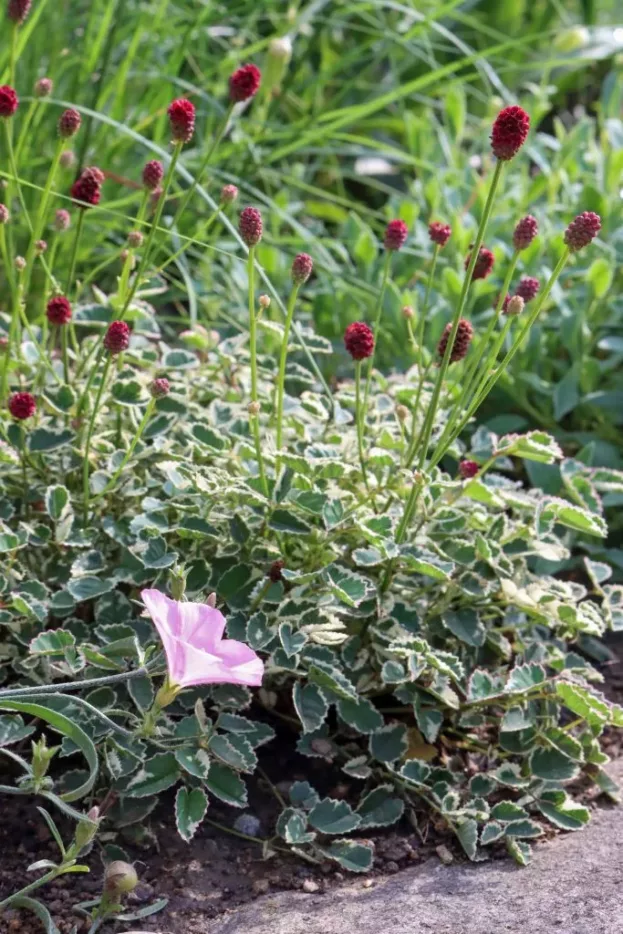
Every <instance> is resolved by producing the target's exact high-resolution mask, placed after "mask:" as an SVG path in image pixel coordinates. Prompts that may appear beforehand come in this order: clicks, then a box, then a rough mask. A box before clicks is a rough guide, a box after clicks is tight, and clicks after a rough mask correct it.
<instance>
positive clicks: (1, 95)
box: [0, 84, 19, 117]
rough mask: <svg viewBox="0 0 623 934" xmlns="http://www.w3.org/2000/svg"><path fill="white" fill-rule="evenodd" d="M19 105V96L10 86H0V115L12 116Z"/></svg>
mask: <svg viewBox="0 0 623 934" xmlns="http://www.w3.org/2000/svg"><path fill="white" fill-rule="evenodd" d="M18 105H19V98H18V96H17V94H16V93H15V91H14V90H13V88H12V87H10V86H9V85H8V84H3V85H2V87H0V117H12V116H13V114H14V113H15V111H16V110H17V107H18Z"/></svg>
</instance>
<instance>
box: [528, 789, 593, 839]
mask: <svg viewBox="0 0 623 934" xmlns="http://www.w3.org/2000/svg"><path fill="white" fill-rule="evenodd" d="M563 798H564V800H563V801H562V802H561V803H560V804H554V803H551V802H549V801H544V800H541V801H537V802H536V805H537V807H538V809H539V811H540V812H541V814H542V815H543V816H544V817H546V818H547V819H548V821H550V823H552V824H554V826H555V827H560V829H561V830H581V829H582V827H584V825H585V824H588V822H589V820H590V819H591V814H590V811H589V810H588V808H585V807H582V805H580V804H576V803H575V801H573V800H571V799H570V798H567V796H566V795H564V794H563Z"/></svg>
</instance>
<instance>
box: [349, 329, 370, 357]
mask: <svg viewBox="0 0 623 934" xmlns="http://www.w3.org/2000/svg"><path fill="white" fill-rule="evenodd" d="M344 346H345V347H346V350H347V351H348V352H349V354H350V355H351V357H352V358H353V360H365V359H366V357H371V356H372V353H373V351H374V334H373V333H372V331H371V329H370V328H369V327H368V325H367V324H364V322H363V321H355V322H354V323H353V324H349V325H348V327H347V328H346V331H345V332H344Z"/></svg>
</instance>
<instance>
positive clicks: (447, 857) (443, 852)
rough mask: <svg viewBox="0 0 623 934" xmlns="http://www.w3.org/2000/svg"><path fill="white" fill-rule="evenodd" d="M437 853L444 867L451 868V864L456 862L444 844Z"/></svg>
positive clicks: (438, 848)
mask: <svg viewBox="0 0 623 934" xmlns="http://www.w3.org/2000/svg"><path fill="white" fill-rule="evenodd" d="M436 853H437V856H438V857H439V859H440V860H441V862H442V863H443V864H444V866H449V865H450V863H453V862H454V856H453V855H452V853H451V852H450V850H449V849H448V847H447V846H445V844H443V843H442V844H441V845H440V846H438V847H437V849H436Z"/></svg>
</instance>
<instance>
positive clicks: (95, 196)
mask: <svg viewBox="0 0 623 934" xmlns="http://www.w3.org/2000/svg"><path fill="white" fill-rule="evenodd" d="M103 181H104V173H103V172H102V170H101V169H98V168H97V166H89V167H88V168H86V169H84V170H83V171H82V174H81V175H80V177H79V178H77V179H76V181H75V182H74V183H73V185H72V186H71V197H72V198H73V199H74V201H80V202H83V203H82V204H80V205H79V207H81V208H86V207H93V206H94V205H96V204H99V202H100V198H101V197H102V191H101V186H102V182H103Z"/></svg>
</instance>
